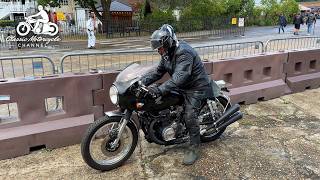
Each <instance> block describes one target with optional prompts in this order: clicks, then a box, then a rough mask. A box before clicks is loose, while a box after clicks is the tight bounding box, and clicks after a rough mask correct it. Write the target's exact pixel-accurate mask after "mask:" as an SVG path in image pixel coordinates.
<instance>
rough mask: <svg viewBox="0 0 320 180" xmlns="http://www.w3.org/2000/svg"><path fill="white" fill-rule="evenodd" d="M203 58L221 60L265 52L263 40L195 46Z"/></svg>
mask: <svg viewBox="0 0 320 180" xmlns="http://www.w3.org/2000/svg"><path fill="white" fill-rule="evenodd" d="M194 48H195V49H196V50H197V52H198V54H199V55H200V57H201V58H202V60H219V59H225V58H231V57H238V56H246V55H255V54H260V53H263V48H264V46H263V42H261V41H253V42H242V43H230V44H220V45H212V46H198V47H194Z"/></svg>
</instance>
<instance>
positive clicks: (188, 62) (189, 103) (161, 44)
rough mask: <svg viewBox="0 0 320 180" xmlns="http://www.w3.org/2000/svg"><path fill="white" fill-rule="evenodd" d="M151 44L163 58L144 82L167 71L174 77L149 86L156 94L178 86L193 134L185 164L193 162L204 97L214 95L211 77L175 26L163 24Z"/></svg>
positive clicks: (197, 154) (187, 123) (187, 125)
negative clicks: (181, 39) (180, 37)
mask: <svg viewBox="0 0 320 180" xmlns="http://www.w3.org/2000/svg"><path fill="white" fill-rule="evenodd" d="M151 48H152V49H154V50H155V49H157V50H158V53H159V54H160V55H161V61H160V63H159V65H158V66H157V68H156V69H155V70H154V71H152V72H150V73H148V74H147V75H145V76H144V77H143V78H142V80H141V82H142V83H143V84H144V85H146V86H149V85H150V84H152V83H154V82H155V81H157V80H159V79H161V77H162V76H163V75H164V74H165V73H166V72H168V73H169V74H170V76H171V78H170V79H169V80H167V81H166V82H164V83H163V84H161V85H160V86H159V87H157V86H149V87H148V89H149V92H150V93H151V94H152V95H155V96H156V97H160V96H163V95H165V94H167V93H168V92H170V91H171V90H178V91H179V92H181V93H182V94H183V96H184V101H185V102H184V103H185V112H184V119H185V123H186V127H187V130H188V132H189V135H190V146H189V148H188V149H187V151H186V152H185V154H184V160H183V164H185V165H192V164H193V163H194V162H195V161H196V160H197V159H198V158H199V155H200V153H199V145H200V127H199V122H198V115H199V113H200V112H199V111H200V109H201V106H202V105H203V103H204V100H205V99H206V98H207V97H208V96H212V94H211V93H212V87H211V83H210V80H209V77H208V75H207V73H206V71H205V69H204V65H203V63H202V61H201V59H200V57H199V55H198V54H197V52H196V51H195V50H194V49H193V48H192V47H191V46H189V45H188V44H187V43H186V42H184V41H178V39H177V37H176V35H175V33H174V30H173V28H172V26H170V25H168V24H164V25H163V26H162V27H161V28H160V29H159V30H156V31H155V32H154V33H153V34H152V35H151Z"/></svg>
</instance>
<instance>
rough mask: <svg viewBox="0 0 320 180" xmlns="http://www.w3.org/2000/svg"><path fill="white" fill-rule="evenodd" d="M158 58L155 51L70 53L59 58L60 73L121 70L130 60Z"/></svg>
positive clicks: (146, 61) (142, 60) (148, 60)
mask: <svg viewBox="0 0 320 180" xmlns="http://www.w3.org/2000/svg"><path fill="white" fill-rule="evenodd" d="M159 60H160V57H159V54H158V53H157V52H155V51H114V52H96V53H72V54H67V55H65V56H63V57H62V58H61V61H60V67H61V73H66V72H73V73H83V72H90V71H91V72H98V71H108V70H121V69H122V68H124V67H125V66H127V65H128V64H130V63H132V62H140V63H141V64H146V65H147V64H153V63H154V62H158V61H159Z"/></svg>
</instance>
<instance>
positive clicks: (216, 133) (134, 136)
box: [81, 63, 242, 171]
mask: <svg viewBox="0 0 320 180" xmlns="http://www.w3.org/2000/svg"><path fill="white" fill-rule="evenodd" d="M150 69H151V68H150V67H149V68H148V67H143V66H140V65H139V64H137V63H134V64H131V65H129V66H128V67H127V68H125V69H124V70H123V71H122V72H121V73H120V74H119V75H118V76H117V78H116V80H115V82H114V83H113V85H112V87H111V88H110V99H111V101H112V103H113V104H115V105H118V107H119V110H118V111H114V112H106V113H105V114H106V115H105V117H103V118H101V119H99V120H97V121H95V122H94V123H92V124H91V125H90V126H89V128H88V130H87V132H86V133H85V135H84V137H83V140H82V143H81V154H82V157H83V159H84V161H85V162H86V163H87V164H88V165H89V166H90V167H92V168H94V169H97V170H102V171H105V170H111V169H114V168H117V167H119V166H121V164H123V163H124V162H125V161H126V160H127V159H128V158H129V157H130V156H131V154H132V153H133V151H134V150H135V148H136V146H137V142H138V136H139V133H138V132H139V130H140V129H141V130H142V131H143V132H144V135H145V139H146V140H147V141H148V142H150V143H156V144H159V145H173V144H180V143H185V142H187V141H188V140H189V135H188V132H187V130H186V127H185V122H184V119H183V111H184V104H183V102H184V98H183V96H182V95H181V94H179V92H174V91H172V92H171V93H170V94H168V95H166V96H163V97H160V98H154V97H152V96H151V95H150V94H149V93H148V90H147V88H146V87H145V86H144V85H143V84H141V83H140V81H139V80H140V79H141V77H142V76H143V75H144V74H146V73H147V72H148V71H149V70H150ZM212 85H213V86H214V97H212V98H209V99H207V101H206V102H205V103H204V104H203V106H202V109H201V111H200V115H199V119H198V120H199V124H200V134H201V141H202V142H209V141H214V140H216V139H217V138H219V137H220V135H221V134H222V133H223V132H224V131H225V129H226V127H227V126H229V125H230V124H232V123H234V122H236V121H237V120H239V119H241V118H242V113H241V112H240V111H239V110H240V106H239V105H238V104H236V105H233V106H232V105H231V103H230V98H229V97H227V96H226V95H224V94H223V93H222V91H227V88H226V87H225V83H224V82H223V81H217V82H215V81H212ZM133 113H135V114H136V116H135V117H137V118H135V119H134V118H133V116H132V114H133Z"/></svg>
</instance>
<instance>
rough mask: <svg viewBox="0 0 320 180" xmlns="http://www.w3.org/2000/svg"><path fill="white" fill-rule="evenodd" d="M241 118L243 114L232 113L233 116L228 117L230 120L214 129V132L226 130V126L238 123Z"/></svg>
mask: <svg viewBox="0 0 320 180" xmlns="http://www.w3.org/2000/svg"><path fill="white" fill-rule="evenodd" d="M242 117H243V114H242V113H241V112H240V111H238V112H236V113H234V114H233V115H232V116H231V117H230V119H228V120H227V121H226V122H224V123H223V124H221V125H220V126H218V127H217V128H216V130H218V131H220V130H221V129H224V128H226V127H227V126H229V125H230V124H232V123H235V122H236V121H238V120H239V119H241V118H242Z"/></svg>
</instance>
